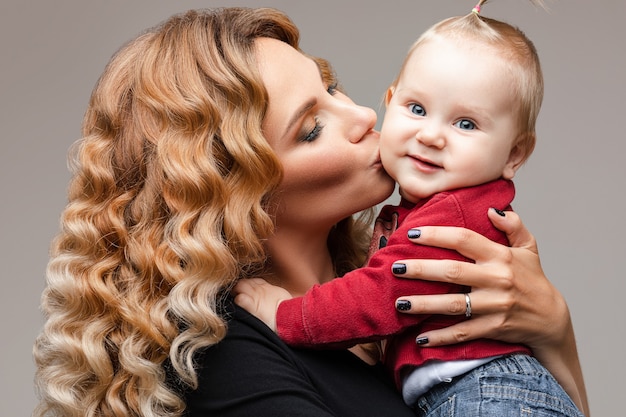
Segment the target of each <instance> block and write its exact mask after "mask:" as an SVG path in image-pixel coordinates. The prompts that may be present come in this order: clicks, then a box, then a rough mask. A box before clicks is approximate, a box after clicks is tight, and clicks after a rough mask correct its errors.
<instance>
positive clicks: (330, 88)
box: [326, 82, 338, 96]
mask: <svg viewBox="0 0 626 417" xmlns="http://www.w3.org/2000/svg"><path fill="white" fill-rule="evenodd" d="M326 91H327V92H328V94H330V95H331V96H334V95H335V94H336V93H337V92H338V90H337V83H336V82H333V83H330V84H329V85H328V87H326Z"/></svg>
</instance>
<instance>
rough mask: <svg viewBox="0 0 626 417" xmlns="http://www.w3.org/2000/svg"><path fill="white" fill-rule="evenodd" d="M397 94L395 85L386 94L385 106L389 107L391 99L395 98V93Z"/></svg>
mask: <svg viewBox="0 0 626 417" xmlns="http://www.w3.org/2000/svg"><path fill="white" fill-rule="evenodd" d="M395 92H396V87H394V86H393V85H392V86H391V87H389V88H388V89H387V92H386V93H385V106H387V105H389V102H390V101H391V97H393V93H395Z"/></svg>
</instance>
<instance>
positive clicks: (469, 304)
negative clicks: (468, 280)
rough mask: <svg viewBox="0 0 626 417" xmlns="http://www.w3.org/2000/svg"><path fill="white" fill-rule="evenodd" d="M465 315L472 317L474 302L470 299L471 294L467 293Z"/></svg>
mask: <svg viewBox="0 0 626 417" xmlns="http://www.w3.org/2000/svg"><path fill="white" fill-rule="evenodd" d="M465 317H466V318H468V319H469V318H470V317H472V302H471V301H470V296H469V294H467V293H465Z"/></svg>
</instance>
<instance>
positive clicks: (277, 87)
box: [256, 38, 394, 228]
mask: <svg viewBox="0 0 626 417" xmlns="http://www.w3.org/2000/svg"><path fill="white" fill-rule="evenodd" d="M256 42H257V51H258V61H259V66H260V71H261V75H262V78H263V81H264V83H265V87H266V89H267V92H268V95H269V105H268V111H267V115H266V117H265V120H264V122H263V131H264V134H265V136H266V138H267V140H268V142H269V144H270V146H271V147H272V148H273V149H274V151H275V152H276V155H277V156H278V158H279V159H280V161H281V163H282V165H283V170H284V178H283V181H282V183H281V185H280V187H279V189H278V193H277V200H276V203H277V204H278V211H277V213H276V215H277V218H276V223H277V225H278V226H282V227H284V226H287V227H289V226H290V225H291V226H295V227H298V228H302V227H307V226H311V227H315V228H319V227H324V226H331V225H333V224H335V223H336V222H337V221H339V220H341V219H343V218H345V217H347V216H349V215H351V214H354V213H356V212H358V211H360V210H363V209H365V208H368V207H371V206H372V205H375V204H377V203H379V202H381V201H383V200H384V199H385V198H387V197H388V196H389V195H390V194H391V192H392V191H393V186H394V183H393V181H392V180H391V178H390V177H389V176H388V175H387V174H386V173H385V171H384V170H383V168H382V165H381V163H380V156H379V150H378V143H379V134H378V132H376V131H374V130H373V128H374V125H375V124H376V113H375V112H374V111H373V110H372V109H370V108H367V107H362V106H357V105H356V104H354V103H353V102H352V100H350V99H349V98H348V97H347V96H345V95H344V94H342V93H339V92H336V91H334V90H333V86H329V85H328V81H327V80H323V79H322V77H321V75H320V71H319V68H318V66H317V65H316V63H315V62H314V61H313V60H311V59H310V58H307V57H306V56H304V55H303V54H302V53H300V52H298V51H296V50H295V49H294V48H292V47H291V46H289V45H287V44H286V43H284V42H280V41H278V40H275V39H269V38H260V39H258V40H257V41H256Z"/></svg>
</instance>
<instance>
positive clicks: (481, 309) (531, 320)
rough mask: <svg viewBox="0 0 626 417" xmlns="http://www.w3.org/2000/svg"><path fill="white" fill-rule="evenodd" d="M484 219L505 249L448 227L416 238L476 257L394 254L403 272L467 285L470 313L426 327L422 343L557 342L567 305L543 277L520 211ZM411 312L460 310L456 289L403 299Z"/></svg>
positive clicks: (462, 300) (424, 230) (566, 320)
mask: <svg viewBox="0 0 626 417" xmlns="http://www.w3.org/2000/svg"><path fill="white" fill-rule="evenodd" d="M489 217H490V218H491V220H492V221H493V223H494V224H495V225H496V227H498V228H500V229H502V230H503V231H504V232H505V233H507V236H508V238H509V241H510V244H511V247H507V246H503V245H500V244H498V243H495V242H493V241H491V240H489V239H487V238H485V237H483V236H481V235H479V234H477V233H475V232H473V231H471V230H467V229H463V228H455V227H422V228H420V230H421V236H420V237H419V238H417V239H413V241H414V242H415V243H418V244H422V245H431V246H438V247H445V248H449V249H453V250H456V251H458V252H460V253H461V254H462V255H464V256H466V257H468V258H470V259H473V260H474V261H475V262H476V263H468V262H460V261H452V260H427V259H413V260H398V261H397V262H396V264H398V263H402V264H405V265H406V273H404V274H402V275H398V274H397V273H396V275H398V276H399V277H402V278H419V279H423V280H429V281H440V282H451V283H455V284H460V285H466V286H470V287H472V292H471V293H470V298H471V307H472V318H471V319H470V320H466V321H463V322H462V323H459V324H457V325H454V326H451V327H449V328H446V329H441V330H436V331H431V332H428V333H425V334H423V335H422V336H424V337H428V340H429V342H428V345H429V346H437V345H445V344H452V343H458V342H463V341H467V340H472V339H477V338H482V337H486V338H490V339H497V340H501V341H505V342H514V343H524V344H526V345H528V346H529V347H531V348H533V349H535V348H542V347H545V346H546V345H552V344H560V343H562V341H563V336H564V334H565V333H566V331H567V330H566V329H567V327H568V326H569V325H570V317H569V311H568V308H567V304H566V303H565V300H564V299H563V297H562V295H561V294H560V293H559V291H558V290H557V289H556V288H555V287H554V286H553V285H552V284H551V283H550V281H549V280H548V279H547V278H546V276H545V274H544V272H543V270H542V268H541V263H540V261H539V255H538V252H537V245H536V242H535V239H534V237H533V236H532V235H531V234H530V233H529V232H528V230H527V229H526V228H525V227H524V226H523V225H522V223H521V221H520V220H519V217H518V216H517V215H516V214H515V213H513V212H509V213H507V214H506V216H505V217H502V216H500V215H498V214H496V212H495V211H494V210H489ZM402 299H403V300H409V301H410V302H411V309H410V310H408V311H404V312H410V313H414V314H420V313H428V314H454V315H459V314H465V308H466V305H465V297H464V295H462V294H443V295H426V296H409V297H402Z"/></svg>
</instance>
